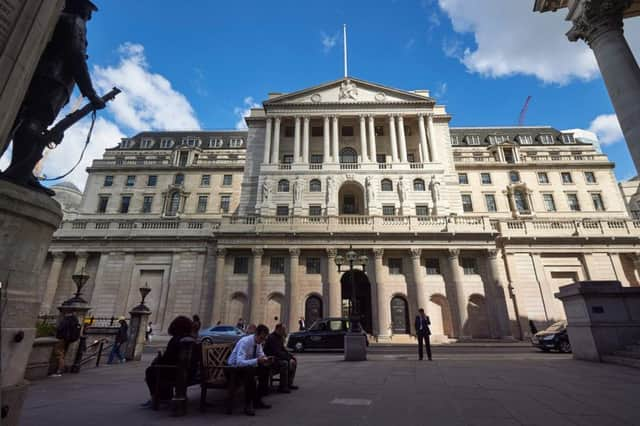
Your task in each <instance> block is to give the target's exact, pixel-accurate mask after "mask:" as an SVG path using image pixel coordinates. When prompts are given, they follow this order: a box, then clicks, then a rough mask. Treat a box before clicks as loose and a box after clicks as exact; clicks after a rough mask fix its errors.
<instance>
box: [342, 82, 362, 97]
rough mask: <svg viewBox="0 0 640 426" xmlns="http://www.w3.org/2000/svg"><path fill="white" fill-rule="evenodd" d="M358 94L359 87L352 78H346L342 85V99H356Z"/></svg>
mask: <svg viewBox="0 0 640 426" xmlns="http://www.w3.org/2000/svg"><path fill="white" fill-rule="evenodd" d="M357 96H358V88H357V87H356V85H355V83H353V82H352V81H351V80H349V79H346V80H345V81H343V82H342V84H341V85H340V99H350V100H353V101H355V100H356V98H357Z"/></svg>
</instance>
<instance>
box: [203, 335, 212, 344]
mask: <svg viewBox="0 0 640 426" xmlns="http://www.w3.org/2000/svg"><path fill="white" fill-rule="evenodd" d="M202 343H204V344H205V345H210V344H212V343H213V340H211V339H210V338H208V337H205V338H204V339H202Z"/></svg>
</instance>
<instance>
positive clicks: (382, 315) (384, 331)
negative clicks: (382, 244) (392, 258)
mask: <svg viewBox="0 0 640 426" xmlns="http://www.w3.org/2000/svg"><path fill="white" fill-rule="evenodd" d="M373 257H374V274H375V275H374V276H375V279H376V288H377V295H378V300H377V302H378V338H383V339H384V338H388V337H389V336H390V333H391V329H390V327H391V304H390V303H391V302H390V301H388V300H387V295H386V292H385V289H384V276H383V271H384V266H383V265H382V258H383V257H384V249H381V248H376V249H373Z"/></svg>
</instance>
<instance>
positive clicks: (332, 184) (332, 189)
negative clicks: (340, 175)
mask: <svg viewBox="0 0 640 426" xmlns="http://www.w3.org/2000/svg"><path fill="white" fill-rule="evenodd" d="M335 195H336V181H335V178H333V177H332V176H327V205H328V206H329V205H333V200H334V199H335Z"/></svg>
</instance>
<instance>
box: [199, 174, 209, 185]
mask: <svg viewBox="0 0 640 426" xmlns="http://www.w3.org/2000/svg"><path fill="white" fill-rule="evenodd" d="M209 185H211V175H202V176H200V186H209Z"/></svg>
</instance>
